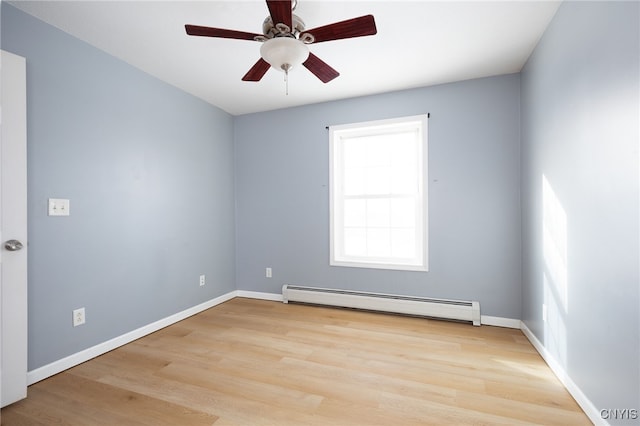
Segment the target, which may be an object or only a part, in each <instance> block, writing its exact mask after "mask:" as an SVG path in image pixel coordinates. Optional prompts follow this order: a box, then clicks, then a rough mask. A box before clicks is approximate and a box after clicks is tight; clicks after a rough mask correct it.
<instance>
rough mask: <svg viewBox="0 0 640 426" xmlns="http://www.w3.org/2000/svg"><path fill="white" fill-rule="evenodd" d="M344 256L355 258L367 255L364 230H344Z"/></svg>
mask: <svg viewBox="0 0 640 426" xmlns="http://www.w3.org/2000/svg"><path fill="white" fill-rule="evenodd" d="M344 254H345V255H346V256H356V257H364V256H366V255H367V234H366V230H365V229H364V228H345V230H344Z"/></svg>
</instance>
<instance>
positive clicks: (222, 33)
mask: <svg viewBox="0 0 640 426" xmlns="http://www.w3.org/2000/svg"><path fill="white" fill-rule="evenodd" d="M184 28H185V30H186V31H187V34H189V35H192V36H204V37H218V38H233V39H237V40H255V38H256V37H264V36H263V35H262V34H256V33H246V32H244V31H235V30H225V29H223V28H212V27H201V26H198V25H189V24H187V25H185V26H184Z"/></svg>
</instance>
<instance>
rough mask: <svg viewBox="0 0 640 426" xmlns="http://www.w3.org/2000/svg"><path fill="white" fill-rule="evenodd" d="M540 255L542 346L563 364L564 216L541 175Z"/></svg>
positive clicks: (565, 299) (565, 306)
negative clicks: (541, 255) (542, 264)
mask: <svg viewBox="0 0 640 426" xmlns="http://www.w3.org/2000/svg"><path fill="white" fill-rule="evenodd" d="M542 205H543V207H542V209H543V211H542V221H543V222H542V240H543V255H544V274H543V276H544V302H543V303H544V305H543V321H544V343H545V346H546V347H547V349H548V350H549V351H550V352H551V353H553V354H554V355H556V356H557V357H558V359H559V360H560V361H561V362H562V364H563V365H566V359H567V354H566V350H567V330H566V329H567V327H566V324H565V322H566V316H567V313H568V307H569V300H568V277H567V214H566V212H565V210H564V208H563V207H562V203H561V202H560V200H559V199H558V196H557V195H556V193H555V191H554V190H553V187H552V186H551V184H550V183H549V181H548V180H547V178H546V176H544V175H543V176H542Z"/></svg>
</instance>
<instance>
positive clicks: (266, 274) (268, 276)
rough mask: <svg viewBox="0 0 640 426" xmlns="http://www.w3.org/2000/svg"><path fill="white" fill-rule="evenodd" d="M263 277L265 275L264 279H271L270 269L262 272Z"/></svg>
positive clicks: (271, 272)
mask: <svg viewBox="0 0 640 426" xmlns="http://www.w3.org/2000/svg"><path fill="white" fill-rule="evenodd" d="M264 275H265V277H267V278H271V277H273V271H272V270H271V268H267V269H265V271H264Z"/></svg>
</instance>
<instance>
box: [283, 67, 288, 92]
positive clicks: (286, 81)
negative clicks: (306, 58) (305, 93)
mask: <svg viewBox="0 0 640 426" xmlns="http://www.w3.org/2000/svg"><path fill="white" fill-rule="evenodd" d="M284 84H285V95H286V96H289V70H288V69H285V70H284Z"/></svg>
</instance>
